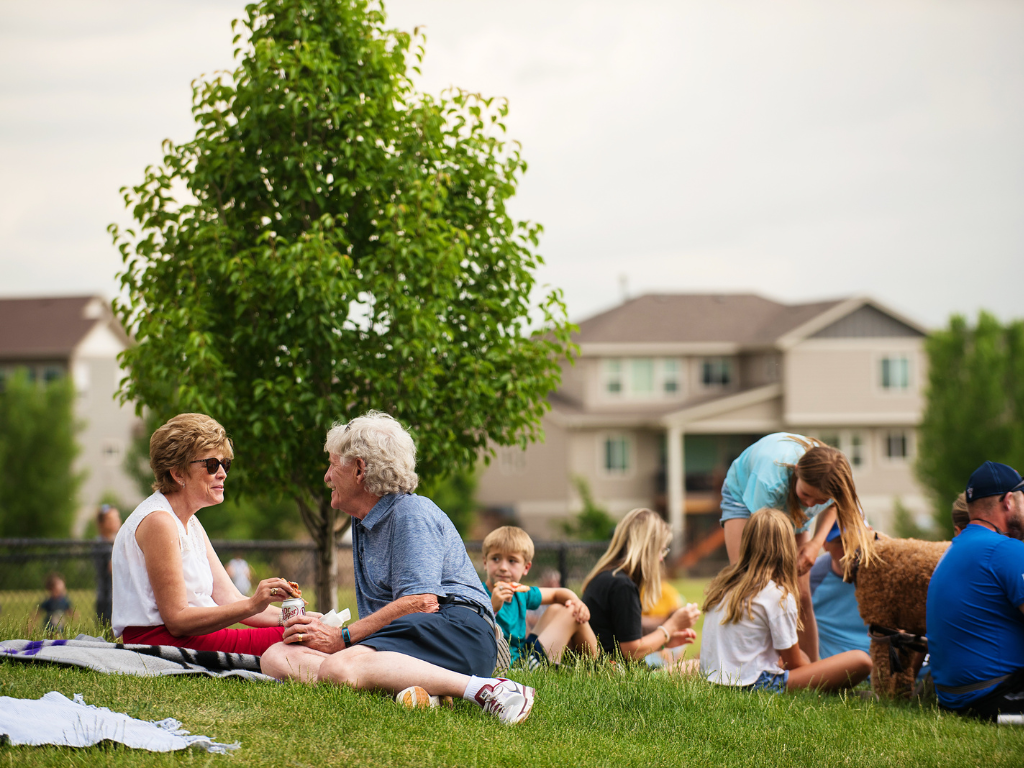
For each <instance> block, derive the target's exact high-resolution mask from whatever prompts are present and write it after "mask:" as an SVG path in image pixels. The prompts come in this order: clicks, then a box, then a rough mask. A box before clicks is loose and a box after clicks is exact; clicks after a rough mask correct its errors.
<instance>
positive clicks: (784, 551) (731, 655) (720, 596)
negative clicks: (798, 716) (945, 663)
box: [700, 508, 871, 693]
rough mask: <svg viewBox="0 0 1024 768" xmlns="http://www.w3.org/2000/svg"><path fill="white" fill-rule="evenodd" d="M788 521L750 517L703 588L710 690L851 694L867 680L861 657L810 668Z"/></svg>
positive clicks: (765, 512)
mask: <svg viewBox="0 0 1024 768" xmlns="http://www.w3.org/2000/svg"><path fill="white" fill-rule="evenodd" d="M791 522H792V521H791V520H790V518H789V517H788V516H787V515H786V514H785V513H784V512H781V511H779V510H777V509H767V508H766V509H761V510H758V511H757V512H755V513H754V514H753V516H751V517H750V519H749V520H748V521H747V525H746V526H745V527H744V530H743V538H742V539H741V541H740V551H739V557H738V559H737V560H736V562H735V563H733V564H732V565H730V566H728V567H727V568H725V570H723V571H722V572H721V573H720V574H718V576H716V577H715V579H714V580H713V581H712V582H711V584H709V585H708V589H707V600H706V601H705V603H704V613H705V615H704V627H703V633H702V634H701V644H700V671H701V674H702V675H703V676H704V677H705V678H707V679H708V680H709V681H710V682H712V683H715V684H717V685H728V686H732V687H735V688H741V689H745V690H765V691H771V692H773V693H785V692H786V691H791V690H793V689H796V688H811V689H815V690H821V691H832V690H837V689H840V688H852V687H853V686H855V685H857V684H858V683H859V682H860V681H862V680H864V679H865V678H866V677H867V676H868V675H869V674H870V673H871V657H870V656H868V654H867V653H865V652H864V651H846V652H844V653H840V654H837V655H835V656H830V657H829V658H827V659H821V660H820V661H811V660H810V659H809V658H808V657H807V654H806V653H804V652H803V651H802V650H801V649H800V643H799V641H798V638H797V631H798V629H799V627H800V618H799V614H798V611H797V605H796V593H797V590H798V587H797V570H796V561H797V547H796V537H795V536H794V535H793V528H792V525H791Z"/></svg>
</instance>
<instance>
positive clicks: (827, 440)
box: [818, 432, 843, 450]
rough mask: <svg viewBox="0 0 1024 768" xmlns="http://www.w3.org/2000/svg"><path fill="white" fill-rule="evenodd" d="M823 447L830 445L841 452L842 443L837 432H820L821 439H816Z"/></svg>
mask: <svg viewBox="0 0 1024 768" xmlns="http://www.w3.org/2000/svg"><path fill="white" fill-rule="evenodd" d="M818 439H819V440H821V442H823V443H824V444H825V445H831V446H832V447H833V448H838V449H839V450H843V441H842V439H841V438H840V437H839V433H838V432H822V433H821V437H819V438H818Z"/></svg>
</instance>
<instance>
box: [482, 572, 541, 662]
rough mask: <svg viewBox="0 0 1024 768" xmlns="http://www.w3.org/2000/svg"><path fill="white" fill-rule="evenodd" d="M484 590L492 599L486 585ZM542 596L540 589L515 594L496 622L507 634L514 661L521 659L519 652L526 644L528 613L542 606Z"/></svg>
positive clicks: (505, 605) (503, 606) (501, 609)
mask: <svg viewBox="0 0 1024 768" xmlns="http://www.w3.org/2000/svg"><path fill="white" fill-rule="evenodd" d="M484 590H485V591H486V592H487V596H488V597H490V595H491V590H490V589H489V588H488V587H487V585H486V584H484ZM541 599H542V598H541V594H540V588H539V587H530V591H529V592H514V593H513V594H512V600H511V601H510V602H507V603H504V604H503V605H502V606H501V608H500V609H498V613H497V614H496V615H495V617H494V618H495V620H496V621H497V622H498V626H499V627H501V631H502V632H504V633H505V639H506V640H508V647H509V648H510V649H511V650H512V661H516V660H517V659H518V658H519V650H520V648H522V647H523V645H525V644H526V612H527V611H532V610H534V609H536V608H538V607H539V606H540V602H541Z"/></svg>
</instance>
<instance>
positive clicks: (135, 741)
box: [0, 691, 239, 753]
mask: <svg viewBox="0 0 1024 768" xmlns="http://www.w3.org/2000/svg"><path fill="white" fill-rule="evenodd" d="M0 737H5V738H6V740H7V741H9V742H10V743H11V744H14V745H27V746H40V745H43V744H55V745H58V746H64V747H91V746H92V745H93V744H99V743H100V742H101V741H116V742H119V743H121V744H124V745H126V746H129V747H134V748H136V749H148V750H149V751H150V752H173V751H175V750H178V749H185V748H186V747H192V746H196V747H201V748H203V749H205V750H206V751H207V752H221V753H223V752H227V751H228V750H234V749H238V747H239V744H238V742H235V743H234V744H218V743H217V742H215V741H213V740H212V739H211V738H210V737H209V736H193V735H191V734H190V733H189V732H188V731H185V730H182V728H181V723H179V722H178V721H177V720H175V719H173V718H168V719H166V720H158V721H156V722H152V723H150V722H146V721H145V720H136V719H135V718H133V717H128V715H123V714H121V713H120V712H111V711H110V710H109V709H107V708H106V707H93V706H90V705H88V704H86V703H85V701H84V700H83V699H82V694H80V693H76V694H75V700H74V701H71V700H70V699H68V698H67V697H66V696H64V695H63V694H62V693H58V692H57V691H50V692H49V693H48V694H46V695H45V696H43V697H42V698H41V699H38V700H35V699H13V698H11V697H10V696H0ZM0 740H2V738H0Z"/></svg>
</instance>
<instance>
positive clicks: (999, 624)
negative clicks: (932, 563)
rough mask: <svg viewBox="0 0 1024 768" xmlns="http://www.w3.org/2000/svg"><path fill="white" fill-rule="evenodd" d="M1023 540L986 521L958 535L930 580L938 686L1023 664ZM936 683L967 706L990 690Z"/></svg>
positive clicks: (945, 700)
mask: <svg viewBox="0 0 1024 768" xmlns="http://www.w3.org/2000/svg"><path fill="white" fill-rule="evenodd" d="M1021 605H1024V542H1020V541H1017V540H1016V539H1011V538H1009V537H1007V536H1002V535H1000V534H998V533H996V532H995V531H991V530H989V529H988V528H986V527H985V526H983V525H975V524H971V525H968V526H967V527H966V528H965V529H964V532H963V533H961V534H960V535H959V536H957V537H956V538H955V539H953V543H952V544H950V546H949V549H947V550H946V554H944V555H943V556H942V559H941V560H940V561H939V564H938V565H937V566H936V568H935V573H933V574H932V580H931V583H929V585H928V605H927V611H928V652H929V653H930V654H931V665H932V676H933V677H934V679H935V683H936V685H937V686H938V685H944V686H947V687H950V688H955V687H959V686H962V685H970V684H971V683H977V682H981V681H983V680H990V679H992V678H995V677H1001V676H1002V675H1007V674H1010V673H1011V672H1016V671H1017V670H1019V669H1024V613H1021V611H1020V606H1021ZM994 687H995V685H991V686H989V687H987V688H985V689H983V690H980V691H973V692H971V693H962V694H950V693H943V692H942V691H940V690H937V689H936V694H937V695H938V697H939V702H940V703H941V704H943V705H945V706H947V707H950V708H951V709H961V708H963V707H965V706H967V705H968V704H970V703H971V702H973V701H976V700H977V699H980V698H982V697H983V696H985V695H986V694H988V693H991V692H992V689H993V688H994Z"/></svg>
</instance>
